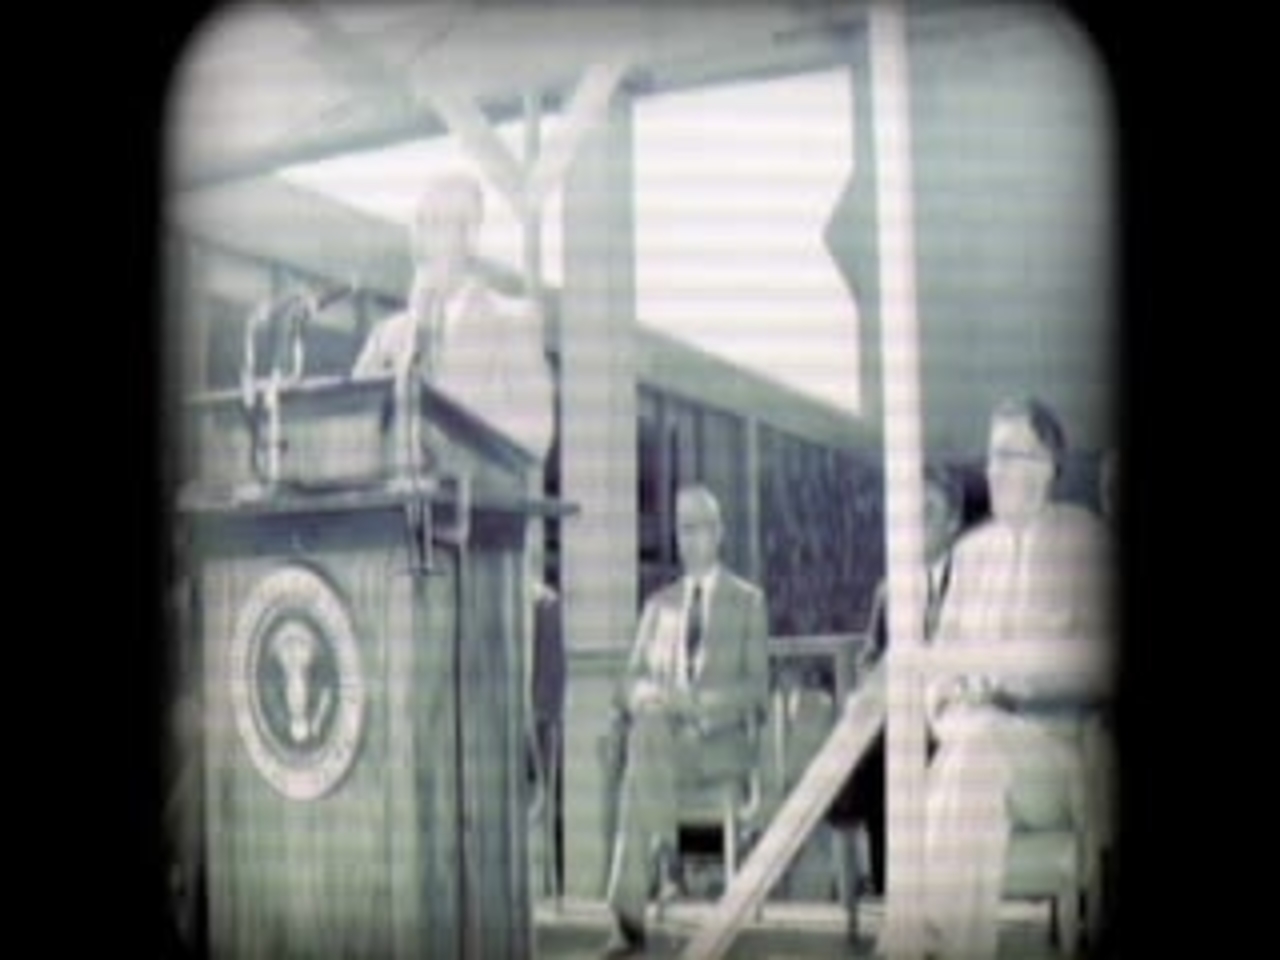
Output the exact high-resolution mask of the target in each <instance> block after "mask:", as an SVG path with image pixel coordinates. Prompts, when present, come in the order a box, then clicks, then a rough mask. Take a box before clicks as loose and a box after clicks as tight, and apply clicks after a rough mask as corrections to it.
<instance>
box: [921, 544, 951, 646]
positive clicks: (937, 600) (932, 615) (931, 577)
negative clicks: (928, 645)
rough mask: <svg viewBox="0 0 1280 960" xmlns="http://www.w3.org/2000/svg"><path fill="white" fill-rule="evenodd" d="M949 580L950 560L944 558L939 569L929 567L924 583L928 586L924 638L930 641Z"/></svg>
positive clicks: (940, 611) (936, 624)
mask: <svg viewBox="0 0 1280 960" xmlns="http://www.w3.org/2000/svg"><path fill="white" fill-rule="evenodd" d="M950 579H951V558H950V557H949V556H948V557H945V558H944V559H943V561H942V565H941V568H940V569H935V568H933V567H929V568H927V570H926V573H925V582H926V583H927V584H928V585H929V601H928V606H927V607H926V608H925V618H924V638H925V640H930V639H932V638H933V633H934V631H935V630H937V629H938V617H939V615H940V614H941V613H942V601H943V600H944V599H945V598H946V595H947V583H948V581H949V580H950Z"/></svg>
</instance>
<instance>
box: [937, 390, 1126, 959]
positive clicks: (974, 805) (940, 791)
mask: <svg viewBox="0 0 1280 960" xmlns="http://www.w3.org/2000/svg"><path fill="white" fill-rule="evenodd" d="M1065 446H1066V444H1065V438H1064V434H1063V430H1062V427H1061V425H1060V424H1059V422H1058V420H1057V418H1056V417H1055V416H1054V414H1053V413H1052V412H1051V411H1050V410H1049V409H1048V408H1047V407H1046V406H1044V405H1043V404H1042V403H1040V402H1039V401H1036V400H1027V401H1006V402H1004V403H1002V404H1000V405H999V406H997V407H996V409H995V411H994V413H993V415H992V419H991V426H990V434H989V441H988V450H987V481H988V484H989V487H990V494H991V510H992V517H991V519H990V520H989V521H987V522H986V523H984V524H982V525H981V526H979V527H978V528H976V529H975V530H973V531H972V532H970V533H969V534H967V535H966V536H964V537H962V538H961V539H960V541H959V542H958V543H957V545H956V547H955V551H954V560H953V564H952V575H951V585H950V588H949V590H948V592H947V596H946V599H945V601H944V604H943V608H942V612H941V617H940V620H939V623H938V630H937V633H936V635H935V640H934V644H935V649H938V650H939V651H941V650H942V649H943V648H946V647H948V646H951V645H963V644H981V645H982V648H979V649H983V648H986V647H992V648H994V649H992V650H991V652H990V656H991V657H992V658H993V659H996V660H1003V661H1004V663H1005V665H1006V667H1007V665H1008V664H1010V663H1022V664H1031V663H1035V664H1039V665H1040V666H1039V668H1038V669H1037V668H1036V667H1025V668H1019V669H1020V670H1021V669H1026V670H1027V671H1028V675H1027V676H1024V677H1018V676H1009V675H1008V672H1007V670H1006V674H1005V675H1004V676H1002V677H1000V678H997V679H992V678H988V677H983V676H970V675H962V676H945V675H944V676H941V677H938V678H936V679H935V680H934V681H932V682H931V683H930V685H929V687H928V689H927V692H926V703H927V711H928V715H929V719H930V723H931V725H932V729H933V732H934V734H935V735H936V737H937V741H938V752H937V754H936V755H935V757H934V759H933V761H932V763H931V764H930V767H929V771H928V775H927V780H926V830H925V863H926V864H927V865H928V871H929V872H928V874H927V877H926V891H925V909H926V917H927V919H928V921H929V924H928V925H929V929H930V932H931V933H932V935H933V936H934V937H936V947H937V948H938V950H939V951H940V952H941V954H942V955H944V956H955V957H964V958H966V960H968V958H975V957H991V956H994V955H995V953H996V946H997V940H998V932H999V930H998V917H999V904H1000V900H1001V897H1002V894H1003V889H1004V866H1005V863H1006V855H1007V851H1008V843H1009V837H1010V833H1011V832H1012V830H1014V829H1015V828H1031V829H1053V828H1056V827H1058V826H1067V825H1070V824H1075V823H1079V822H1080V817H1081V816H1082V815H1083V807H1084V803H1085V797H1084V770H1083V767H1082V763H1081V755H1080V740H1079V737H1078V731H1079V726H1078V724H1079V723H1080V721H1081V719H1082V718H1083V717H1084V716H1085V714H1086V712H1087V711H1088V709H1089V707H1090V705H1091V699H1092V698H1093V697H1095V696H1096V695H1097V693H1098V689H1099V687H1100V686H1102V685H1105V682H1106V678H1105V677H1102V675H1101V668H1099V670H1098V671H1097V672H1096V673H1095V675H1094V676H1092V677H1090V676H1087V670H1086V671H1084V672H1083V673H1081V674H1079V675H1073V674H1068V673H1066V672H1061V671H1059V672H1060V673H1061V676H1055V675H1054V670H1055V668H1054V663H1055V661H1056V662H1057V663H1059V664H1061V663H1063V662H1065V661H1064V660H1063V658H1064V656H1067V655H1073V656H1072V657H1071V658H1072V659H1075V660H1080V661H1081V662H1085V663H1087V664H1089V665H1090V668H1092V665H1094V664H1099V665H1101V664H1105V662H1106V658H1105V650H1104V648H1103V647H1102V646H1101V645H1102V644H1105V643H1106V642H1107V641H1108V640H1109V639H1110V637H1109V636H1108V633H1107V628H1106V622H1107V619H1108V618H1107V616H1106V614H1107V610H1106V603H1107V599H1108V598H1107V597H1106V596H1105V594H1104V584H1105V583H1106V577H1107V574H1108V568H1107V563H1108V558H1109V552H1108V545H1107V533H1106V529H1105V528H1104V527H1103V525H1102V524H1101V522H1100V521H1099V520H1098V518H1097V517H1096V515H1095V514H1093V513H1092V512H1090V511H1088V510H1085V509H1083V508H1079V507H1075V506H1071V505H1068V504H1062V503H1054V502H1052V501H1051V500H1050V491H1051V488H1052V486H1053V483H1054V480H1055V477H1056V475H1057V473H1058V471H1059V470H1060V468H1061V463H1062V458H1063V454H1064V451H1065ZM1069 647H1070V649H1068V648H1069ZM984 655H985V651H984ZM1006 657H1007V658H1008V659H1005V658H1006ZM1045 667H1048V670H1046V669H1045ZM1032 670H1034V675H1032V674H1031V672H1030V671H1032Z"/></svg>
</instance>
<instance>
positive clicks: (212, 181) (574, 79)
mask: <svg viewBox="0 0 1280 960" xmlns="http://www.w3.org/2000/svg"><path fill="white" fill-rule="evenodd" d="M858 29H861V26H860V25H859V24H857V23H841V22H833V23H829V24H824V25H823V26H822V27H820V28H813V29H808V30H800V31H793V32H788V33H786V34H780V35H776V36H774V37H773V38H771V39H769V40H768V42H766V43H763V44H762V45H760V46H756V47H750V48H742V47H741V46H738V47H734V48H728V49H722V50H719V51H713V52H710V53H708V54H707V55H705V56H700V57H697V58H675V59H671V60H654V61H651V62H650V63H648V64H637V65H636V66H634V67H632V68H631V69H630V70H629V71H628V72H627V74H626V76H625V77H624V78H623V79H622V80H621V81H620V87H621V88H622V89H623V90H624V91H626V92H627V93H628V94H629V95H631V96H633V97H636V98H643V97H648V96H657V95H661V94H667V93H676V92H682V91H692V90H696V89H699V88H703V87H708V86H714V85H717V84H723V83H730V82H738V81H742V82H751V81H763V80H769V79H774V78H778V77H784V76H790V75H794V74H798V73H807V72H810V71H814V70H822V69H828V68H832V67H837V66H840V65H842V64H844V63H847V62H848V40H849V37H850V32H851V31H854V30H858ZM580 79H581V74H580V73H577V74H574V73H572V72H571V71H568V70H567V71H566V73H565V75H564V76H563V77H557V78H552V79H549V80H548V82H547V83H546V84H545V85H543V86H542V88H541V89H539V90H534V91H533V92H534V93H538V94H540V95H541V98H542V99H541V103H542V106H543V111H544V113H545V114H549V113H554V112H557V111H559V110H561V109H563V108H564V107H565V105H566V104H567V102H568V100H569V98H570V97H571V96H572V92H573V90H574V89H575V87H576V86H577V84H578V82H579V81H580ZM528 92H529V91H512V92H511V93H510V94H509V95H502V96H494V97H489V98H477V100H476V106H477V108H478V109H479V110H480V111H481V113H483V115H484V116H485V118H486V119H487V120H488V122H489V124H490V125H495V126H496V125H499V124H503V123H507V122H509V121H512V120H518V119H520V118H521V117H522V116H523V110H524V105H523V97H524V96H525V95H526V94H527V93H528ZM448 133H449V130H448V128H447V126H446V125H445V124H444V123H443V122H442V121H441V120H440V119H439V118H438V117H436V116H435V115H433V114H431V113H430V112H429V111H427V110H424V109H423V108H422V107H421V106H414V105H410V104H406V105H403V106H395V105H393V106H392V107H391V108H390V109H387V110H386V112H385V115H384V116H383V117H381V118H379V119H376V120H374V121H371V122H370V123H369V124H368V125H367V126H364V127H362V128H361V129H359V130H355V131H353V130H347V131H333V132H328V133H317V134H313V135H309V136H306V137H302V138H290V139H289V140H288V141H287V142H282V143H280V144H278V145H275V146H272V147H268V148H266V149H263V150H255V151H253V152H252V153H249V154H246V155H245V156H242V157H224V158H221V159H216V160H211V161H208V162H205V163H193V164H190V165H189V166H188V167H187V168H186V169H184V170H179V171H177V172H176V176H175V177H174V178H173V182H172V189H173V190H177V191H181V190H196V189H201V188H204V187H210V186H215V185H217V184H221V183H226V182H228V181H233V180H240V179H248V178H252V177H256V176H261V175H264V174H269V173H272V172H274V171H276V170H279V169H281V168H282V167H287V166H292V165H294V164H299V163H311V162H316V161H320V160H326V159H329V158H331V157H336V156H341V155H343V154H348V153H357V152H361V151H365V150H377V149H381V148H385V147H392V146H395V145H397V144H400V143H405V142H407V141H410V140H418V139H429V138H431V137H437V136H446V135H448Z"/></svg>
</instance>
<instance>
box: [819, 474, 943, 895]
mask: <svg viewBox="0 0 1280 960" xmlns="http://www.w3.org/2000/svg"><path fill="white" fill-rule="evenodd" d="M963 520H964V489H963V487H962V485H961V483H960V480H959V478H958V477H957V476H956V475H955V474H954V473H953V472H951V471H949V470H947V469H946V468H945V467H942V466H934V467H930V468H929V469H928V470H926V471H925V478H924V534H925V536H924V559H925V563H926V565H927V566H928V576H927V580H926V582H925V587H926V590H925V593H926V597H927V601H926V603H927V606H926V609H925V618H924V619H925V623H924V637H925V640H926V641H928V640H929V639H930V637H931V636H932V635H933V631H934V626H935V624H936V622H937V616H938V611H939V610H940V609H941V608H942V598H943V596H945V594H946V589H947V584H948V582H949V581H950V578H951V550H950V548H951V544H952V542H953V541H954V540H955V538H956V535H957V534H958V533H959V532H960V527H961V524H962V523H963ZM887 621H888V615H887V610H886V603H885V585H884V581H881V582H880V585H879V586H878V587H877V588H876V596H875V600H874V601H873V602H872V608H871V636H870V641H871V642H870V644H869V645H868V647H867V648H866V649H865V650H864V651H863V652H862V654H861V656H860V658H859V659H860V661H861V662H860V663H859V666H858V674H859V675H862V674H864V673H865V671H867V670H869V669H870V668H871V667H872V665H874V663H875V662H876V661H877V660H879V658H880V657H881V655H882V654H883V653H884V650H885V647H886V646H887V645H888V624H887ZM827 818H828V820H830V821H831V822H832V823H833V824H835V825H836V826H839V827H849V826H852V825H853V824H855V823H862V824H863V825H865V827H866V829H867V839H868V841H869V846H870V851H871V878H870V879H871V888H872V890H874V891H875V893H877V894H881V895H882V894H883V893H884V878H885V829H886V824H885V738H884V733H883V732H881V733H880V735H879V736H877V737H876V739H875V740H874V741H873V742H872V744H871V747H870V749H869V750H868V751H867V754H866V756H865V757H863V759H862V762H861V763H859V764H858V766H857V767H856V768H855V769H854V771H853V773H852V774H851V775H850V776H849V779H848V780H847V781H846V782H845V785H844V787H843V788H842V790H841V792H840V794H839V795H838V796H837V797H836V799H835V800H834V801H833V802H832V804H831V809H830V811H828V814H827ZM854 892H855V893H856V891H854Z"/></svg>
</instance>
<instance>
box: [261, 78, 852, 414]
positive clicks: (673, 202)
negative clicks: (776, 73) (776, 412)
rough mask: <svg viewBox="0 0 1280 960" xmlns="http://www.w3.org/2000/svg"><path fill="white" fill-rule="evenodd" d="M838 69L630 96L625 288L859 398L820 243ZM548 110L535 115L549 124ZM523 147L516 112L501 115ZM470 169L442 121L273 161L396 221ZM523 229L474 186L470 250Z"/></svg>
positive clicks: (551, 246) (840, 397)
mask: <svg viewBox="0 0 1280 960" xmlns="http://www.w3.org/2000/svg"><path fill="white" fill-rule="evenodd" d="M849 83H850V81H849V77H848V73H847V72H846V71H844V70H833V71H829V72H823V73H818V74H806V75H802V76H797V77H787V78H781V79H775V80H769V81H762V82H755V83H748V84H735V85H732V86H724V87H714V88H707V89H703V90H698V91H692V92H687V93H677V94H668V95H663V96H658V97H653V98H645V99H641V100H640V101H639V102H638V104H637V106H636V113H635V127H634V144H635V167H634V169H635V180H636V186H635V189H636V196H635V217H636V299H637V311H638V316H639V320H640V322H641V323H644V324H647V325H649V326H651V327H654V328H656V329H659V330H662V331H664V332H666V333H669V334H671V335H673V336H675V337H678V338H680V339H682V340H684V341H686V342H689V343H692V344H694V345H696V346H698V347H700V348H702V349H704V350H708V351H710V352H712V353H714V354H717V355H719V356H722V357H724V358H726V359H728V360H730V361H732V362H734V363H737V364H739V365H741V366H745V367H747V368H749V369H752V370H754V371H756V372H758V373H762V374H764V375H766V376H768V377H770V378H772V379H775V380H778V381H781V382H783V383H786V384H788V385H790V386H792V387H793V388H795V389H798V390H800V391H802V392H805V393H807V394H809V395H810V396H813V397H815V398H818V399H821V400H824V401H826V402H829V403H832V404H835V405H837V406H838V407H840V408H841V409H844V410H848V411H855V412H856V411H857V409H858V406H859V396H858V379H857V366H858V352H857V336H858V328H857V313H856V309H855V306H854V303H853V301H852V298H851V297H850V296H849V294H848V291H847V288H846V286H845V284H844V281H843V280H842V278H841V276H840V273H839V270H838V269H837V267H836V265H835V263H834V262H833V261H832V260H831V258H830V256H829V255H828V253H827V251H826V247H825V246H824V243H823V230H824V228H825V226H826V222H827V220H828V219H829V217H830V215H831V211H832V209H833V208H834V206H835V203H836V201H837V199H838V198H839V196H840V193H841V190H842V189H843V187H844V184H845V181H846V179H847V177H848V174H849V171H850V167H851V162H852V159H851V158H852V156H853V150H852V135H853V134H852V130H853V115H852V112H851V111H852V108H851V106H850V88H849ZM560 123H561V120H560V118H559V117H557V116H554V115H551V116H548V117H546V118H545V119H544V126H543V130H542V133H541V136H542V137H543V139H544V140H545V141H549V140H551V139H552V138H554V137H555V136H556V134H557V131H558V130H559V129H560ZM498 132H499V135H500V136H501V137H502V139H503V140H504V142H505V143H506V144H507V146H508V148H509V149H510V150H511V152H512V153H513V154H514V155H515V156H517V157H521V156H522V155H523V138H524V132H523V124H522V123H521V122H519V121H516V122H512V123H507V124H504V125H502V126H501V127H499V131H498ZM449 168H462V169H472V170H475V169H476V165H475V164H474V162H473V161H472V160H471V159H470V158H469V157H468V155H467V153H466V151H465V149H464V148H463V147H462V145H461V144H460V143H459V142H458V141H457V139H456V138H455V137H452V136H450V137H438V138H435V139H432V140H419V141H413V142H410V143H406V144H402V145H399V146H395V147H391V148H387V149H381V150H376V151H367V152H362V153H357V154H351V155H348V156H344V157H339V158H335V159H331V160H325V161H322V162H319V163H311V164H305V165H300V166H294V167H289V168H287V169H285V170H283V171H281V176H283V177H284V178H285V179H287V180H289V181H290V182H292V183H295V184H298V185H301V186H305V187H308V188H310V189H313V190H316V191H318V192H320V193H322V194H324V195H326V196H328V197H330V198H333V199H336V200H339V201H341V202H343V203H346V204H349V205H351V206H353V207H355V208H357V209H360V210H363V211H365V212H368V213H372V214H375V215H377V216H380V217H383V218H385V219H387V220H389V221H391V222H393V223H396V224H399V225H404V224H405V223H407V218H408V216H409V213H410V211H411V210H412V208H413V204H414V201H415V200H416V198H417V196H418V193H419V191H420V190H421V188H422V185H423V183H424V182H425V181H426V180H427V179H428V178H429V177H430V176H431V175H432V174H433V173H434V172H437V171H441V170H444V169H449ZM562 216H563V214H562V209H561V192H560V191H559V190H557V191H556V192H555V193H554V194H552V195H551V196H550V198H549V200H548V203H547V206H546V208H545V209H544V212H543V225H542V258H543V260H542V276H543V279H544V280H545V281H546V282H547V283H550V284H553V285H556V286H559V285H560V284H562V283H563V280H564V271H563V262H562V242H563V221H562ZM523 243H524V238H523V234H522V232H521V229H520V225H519V221H518V220H517V218H516V216H515V214H514V213H513V212H512V211H511V210H510V208H509V207H508V206H507V204H506V202H505V201H504V200H503V198H502V197H501V195H500V194H499V193H498V192H497V191H496V190H493V189H492V188H488V187H486V220H485V225H484V228H483V231H482V234H481V237H480V251H481V253H482V254H483V255H485V256H486V257H489V258H492V259H494V260H497V261H500V262H503V263H507V264H509V265H511V266H512V267H514V268H517V269H518V268H519V267H520V265H521V264H522V263H523Z"/></svg>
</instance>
